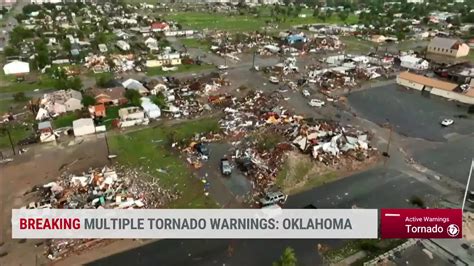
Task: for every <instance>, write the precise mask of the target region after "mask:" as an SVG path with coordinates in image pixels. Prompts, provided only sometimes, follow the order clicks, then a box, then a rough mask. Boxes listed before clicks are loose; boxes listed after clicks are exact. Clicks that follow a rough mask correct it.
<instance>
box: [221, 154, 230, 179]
mask: <svg viewBox="0 0 474 266" xmlns="http://www.w3.org/2000/svg"><path fill="white" fill-rule="evenodd" d="M221 173H222V174H223V175H226V176H229V175H230V174H232V167H231V166H230V162H229V160H228V159H227V158H222V159H221Z"/></svg>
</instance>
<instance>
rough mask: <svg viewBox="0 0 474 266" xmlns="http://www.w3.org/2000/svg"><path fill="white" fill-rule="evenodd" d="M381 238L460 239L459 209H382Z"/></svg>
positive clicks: (460, 214) (460, 222)
mask: <svg viewBox="0 0 474 266" xmlns="http://www.w3.org/2000/svg"><path fill="white" fill-rule="evenodd" d="M381 236H382V238H461V237H462V210H461V209H382V211H381Z"/></svg>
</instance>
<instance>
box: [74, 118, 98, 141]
mask: <svg viewBox="0 0 474 266" xmlns="http://www.w3.org/2000/svg"><path fill="white" fill-rule="evenodd" d="M72 130H73V131H74V136H76V137H78V136H84V135H89V134H94V133H95V125H94V120H92V118H80V119H77V120H74V121H72Z"/></svg>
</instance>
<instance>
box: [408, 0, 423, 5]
mask: <svg viewBox="0 0 474 266" xmlns="http://www.w3.org/2000/svg"><path fill="white" fill-rule="evenodd" d="M423 2H425V0H407V3H412V4H423Z"/></svg>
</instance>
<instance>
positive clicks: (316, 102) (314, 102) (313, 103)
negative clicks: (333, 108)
mask: <svg viewBox="0 0 474 266" xmlns="http://www.w3.org/2000/svg"><path fill="white" fill-rule="evenodd" d="M308 104H309V106H312V107H323V106H324V101H321V100H318V99H311V101H309V102H308Z"/></svg>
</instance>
